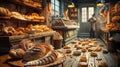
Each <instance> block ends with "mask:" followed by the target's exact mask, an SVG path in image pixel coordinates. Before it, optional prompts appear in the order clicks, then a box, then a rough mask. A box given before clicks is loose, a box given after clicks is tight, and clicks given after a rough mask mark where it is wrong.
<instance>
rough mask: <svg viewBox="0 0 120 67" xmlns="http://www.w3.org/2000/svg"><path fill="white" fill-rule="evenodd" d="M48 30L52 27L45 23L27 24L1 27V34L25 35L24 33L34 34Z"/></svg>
mask: <svg viewBox="0 0 120 67" xmlns="http://www.w3.org/2000/svg"><path fill="white" fill-rule="evenodd" d="M48 31H49V32H50V31H52V29H50V28H48V27H47V26H46V25H32V24H30V25H28V26H27V27H25V28H23V27H17V28H14V27H12V26H7V27H3V28H2V31H1V32H2V33H3V34H1V35H4V36H14V35H25V34H34V33H40V32H48Z"/></svg>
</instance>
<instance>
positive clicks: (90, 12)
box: [88, 7, 94, 18]
mask: <svg viewBox="0 0 120 67" xmlns="http://www.w3.org/2000/svg"><path fill="white" fill-rule="evenodd" d="M93 14H94V7H89V8H88V18H91V17H92V15H93Z"/></svg>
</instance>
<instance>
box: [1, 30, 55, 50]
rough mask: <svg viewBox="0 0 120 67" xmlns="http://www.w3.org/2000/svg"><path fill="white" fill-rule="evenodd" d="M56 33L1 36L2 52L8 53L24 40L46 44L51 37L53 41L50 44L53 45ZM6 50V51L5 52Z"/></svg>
mask: <svg viewBox="0 0 120 67" xmlns="http://www.w3.org/2000/svg"><path fill="white" fill-rule="evenodd" d="M54 33H55V31H50V32H42V33H36V34H26V35H19V36H0V41H1V44H2V45H0V47H1V49H0V52H8V50H9V49H10V47H12V46H14V45H17V44H18V43H19V42H20V41H21V40H22V39H31V40H33V41H35V42H36V43H37V42H40V41H39V40H42V41H43V42H45V40H46V38H47V37H50V38H51V39H50V40H51V41H50V43H51V44H52V40H53V39H52V38H53V34H54ZM3 50H4V51H3Z"/></svg>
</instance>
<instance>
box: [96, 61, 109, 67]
mask: <svg viewBox="0 0 120 67" xmlns="http://www.w3.org/2000/svg"><path fill="white" fill-rule="evenodd" d="M98 67H108V66H107V64H106V63H105V62H100V63H99V64H98Z"/></svg>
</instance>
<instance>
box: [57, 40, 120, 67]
mask: <svg viewBox="0 0 120 67" xmlns="http://www.w3.org/2000/svg"><path fill="white" fill-rule="evenodd" d="M85 39H86V38H85ZM96 40H97V46H100V45H101V44H102V45H103V46H101V47H102V50H103V49H106V46H105V44H104V43H103V42H102V41H101V40H100V39H96ZM74 41H78V39H76V40H74ZM78 42H79V41H78ZM67 45H70V46H71V47H72V48H70V49H71V50H72V53H73V52H74V51H75V50H76V49H75V47H74V44H72V43H69V44H67ZM79 45H81V44H79ZM97 46H95V47H97ZM58 50H59V51H62V52H64V53H65V50H66V49H63V48H61V49H58ZM102 50H101V51H97V52H96V53H97V57H91V56H90V52H88V51H87V52H85V53H83V52H81V55H80V56H73V54H72V53H70V54H66V53H65V55H66V57H67V59H66V61H65V62H64V63H63V65H64V67H78V63H79V62H80V61H79V60H80V57H81V56H82V55H86V57H87V63H88V67H98V63H100V62H105V63H106V64H107V65H108V67H119V66H118V63H117V55H115V54H111V53H110V52H108V53H107V54H104V53H103V52H102ZM79 51H81V49H79ZM96 58H102V60H101V61H97V60H96ZM58 67H61V65H59V66H58Z"/></svg>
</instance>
